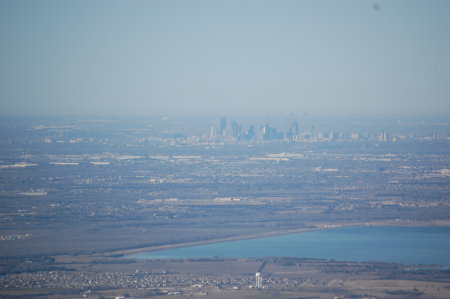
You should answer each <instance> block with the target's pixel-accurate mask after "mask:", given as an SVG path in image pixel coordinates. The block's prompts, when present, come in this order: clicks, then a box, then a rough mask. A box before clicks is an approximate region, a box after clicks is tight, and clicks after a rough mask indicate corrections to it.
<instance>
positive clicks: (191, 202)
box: [0, 118, 450, 298]
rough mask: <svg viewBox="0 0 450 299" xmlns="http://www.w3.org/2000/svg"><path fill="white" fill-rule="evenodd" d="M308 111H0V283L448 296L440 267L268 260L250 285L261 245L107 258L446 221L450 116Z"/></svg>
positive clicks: (108, 289) (25, 290)
mask: <svg viewBox="0 0 450 299" xmlns="http://www.w3.org/2000/svg"><path fill="white" fill-rule="evenodd" d="M308 122H309V123H308ZM311 122H312V121H311V120H310V119H305V120H304V123H305V125H304V126H303V127H302V126H300V128H301V129H300V132H296V133H295V134H294V133H293V132H294V131H295V130H294V131H293V130H292V128H290V129H289V131H286V132H284V133H283V132H282V131H281V130H278V131H276V132H278V133H277V134H273V135H267V134H265V133H264V132H265V131H264V130H262V129H261V131H260V132H259V131H258V130H255V129H252V130H253V131H251V130H250V128H255V127H254V126H250V127H249V129H248V130H241V129H239V130H235V131H232V130H229V129H225V130H224V131H223V132H222V135H220V136H217V134H216V135H214V134H210V133H209V132H212V131H214V130H212V131H211V130H210V128H211V126H215V125H216V124H215V123H214V122H213V121H212V120H210V119H206V120H205V119H196V120H167V119H164V120H163V119H156V118H155V119H31V118H2V119H0V133H1V134H0V202H1V209H0V252H1V257H0V258H1V259H0V272H1V274H2V275H3V276H1V277H0V278H1V279H2V280H1V286H2V287H1V292H2V295H3V296H7V295H8V294H9V296H11V297H14V296H19V295H20V294H28V295H32V294H35V295H42V296H44V297H45V296H50V295H49V294H52V296H55V297H58V296H59V297H67V298H71V297H70V296H73V298H75V297H77V298H79V296H80V295H85V296H86V297H91V296H92V297H95V296H97V297H99V296H104V297H114V296H118V294H119V295H120V293H129V294H131V295H133V296H135V297H143V298H144V297H149V296H166V295H167V294H168V293H171V295H173V296H174V297H175V298H176V297H177V296H178V297H183V296H201V295H202V294H203V295H205V293H207V294H208V297H211V298H226V297H230V298H232V297H233V296H234V297H236V298H246V297H247V298H264V296H265V297H280V298H283V297H285V298H298V297H306V298H307V297H311V298H314V297H317V296H319V297H322V298H332V297H333V296H345V297H351V296H356V297H357V296H360V297H365V296H366V295H365V294H369V295H370V296H373V297H380V298H411V297H418V298H445V297H449V296H448V289H449V288H448V285H447V284H448V272H446V271H444V270H437V269H434V270H433V269H432V270H427V269H421V270H420V271H419V272H417V271H409V270H408V271H407V270H406V269H405V268H404V266H401V265H390V264H388V265H384V264H357V263H343V264H342V263H334V262H330V261H320V262H312V261H308V262H307V264H308V266H307V267H306V266H305V265H303V264H304V262H301V263H297V262H294V264H293V265H291V266H286V265H283V264H282V263H281V262H280V261H275V260H271V261H268V262H267V263H266V264H265V266H264V269H263V271H262V273H263V275H264V279H265V283H264V285H265V286H266V288H264V289H262V290H255V289H250V288H249V286H250V285H253V280H254V273H255V272H256V271H257V270H258V268H259V267H260V266H261V264H262V263H263V261H261V260H233V261H230V260H225V261H217V260H215V261H198V260H197V261H186V260H184V261H172V262H170V261H148V262H144V261H130V260H124V259H116V258H115V257H114V256H116V257H117V256H120V255H121V254H124V253H133V252H141V251H148V250H157V249H163V248H173V247H178V246H188V245H192V244H203V243H210V242H220V241H224V240H237V239H245V238H256V237H261V236H268V235H276V234H285V233H291V232H299V231H309V230H316V229H323V228H329V227H338V226H348V225H386V224H388V225H449V222H450V170H449V169H450V140H449V138H448V136H449V132H450V125H449V122H448V121H446V120H443V121H428V122H427V121H419V122H409V123H405V122H400V121H393V120H382V121H379V120H377V121H372V122H369V121H365V122H347V123H340V122H332V121H325V122H324V121H323V120H322V121H320V120H319V121H317V122H316V123H314V122H313V123H311ZM286 127H287V128H289V124H288V125H287V126H286ZM261 128H263V127H261ZM304 128H311V130H309V129H304ZM272 129H273V127H272ZM386 131H388V132H389V134H387V133H386ZM251 132H252V134H250V133H251ZM274 132H275V131H274ZM300 264H301V265H300ZM216 266H217V267H216ZM277 267H278V268H277ZM161 269H162V270H161ZM136 270H138V271H137V272H136ZM141 271H144V272H143V274H142V275H141V274H140V273H141ZM160 271H165V272H160ZM328 273H331V274H330V275H328ZM222 275H224V276H222ZM153 278H155V280H153ZM444 278H447V280H445V279H444ZM214 279H215V280H214ZM271 279H273V280H271ZM204 281H207V282H208V283H207V284H205V283H204ZM390 282H392V284H390ZM193 285H202V287H193ZM234 287H237V288H238V289H237V290H236V289H235V288H234ZM177 292H180V293H179V294H178V293H177ZM45 294H47V295H45ZM370 296H366V297H370Z"/></svg>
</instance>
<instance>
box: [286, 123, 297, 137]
mask: <svg viewBox="0 0 450 299" xmlns="http://www.w3.org/2000/svg"><path fill="white" fill-rule="evenodd" d="M298 134H299V130H298V122H296V121H294V122H293V123H292V124H291V126H290V127H289V131H288V132H287V134H286V137H287V138H288V139H289V140H297V139H298Z"/></svg>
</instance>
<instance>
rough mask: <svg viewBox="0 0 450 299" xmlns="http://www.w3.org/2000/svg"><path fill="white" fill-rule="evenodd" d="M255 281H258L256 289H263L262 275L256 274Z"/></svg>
mask: <svg viewBox="0 0 450 299" xmlns="http://www.w3.org/2000/svg"><path fill="white" fill-rule="evenodd" d="M255 279H256V282H255V286H256V288H257V289H260V288H262V277H261V273H259V272H256V274H255Z"/></svg>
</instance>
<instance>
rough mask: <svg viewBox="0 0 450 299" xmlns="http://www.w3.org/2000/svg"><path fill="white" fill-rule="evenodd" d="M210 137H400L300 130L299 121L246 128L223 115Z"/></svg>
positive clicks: (339, 139)
mask: <svg viewBox="0 0 450 299" xmlns="http://www.w3.org/2000/svg"><path fill="white" fill-rule="evenodd" d="M209 139H210V140H214V141H277V140H284V141H343V140H375V141H380V142H389V141H394V142H395V141H397V140H398V139H399V137H397V136H394V137H392V138H391V137H390V135H389V134H388V133H387V132H386V131H382V132H380V133H378V134H367V133H343V132H336V131H328V132H323V131H317V130H315V128H314V127H311V128H308V129H304V130H300V125H299V123H298V122H297V121H293V122H292V123H291V124H290V125H289V127H288V128H287V130H285V131H283V130H280V129H277V128H276V127H273V126H271V125H270V123H268V122H266V123H265V124H263V125H261V126H259V128H258V129H255V126H254V125H249V126H248V127H247V128H246V129H245V128H244V127H243V126H242V124H239V123H238V122H237V121H235V120H232V121H229V122H228V121H227V120H226V118H224V117H222V118H220V120H219V121H218V125H217V126H212V127H211V131H210V134H209Z"/></svg>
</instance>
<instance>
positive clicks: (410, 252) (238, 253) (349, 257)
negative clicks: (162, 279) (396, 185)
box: [128, 226, 450, 268]
mask: <svg viewBox="0 0 450 299" xmlns="http://www.w3.org/2000/svg"><path fill="white" fill-rule="evenodd" d="M215 256H218V257H233V258H240V257H242V258H245V257H267V256H285V257H287V256H289V257H306V258H324V259H335V260H341V261H381V262H396V263H404V264H427V265H431V264H435V265H442V266H444V267H446V268H450V227H443V226H433V227H396V226H381V227H370V226H354V227H344V228H334V229H325V230H317V231H311V232H306V233H295V234H288V235H280V236H273V237H265V238H258V239H249V240H240V241H230V242H222V243H213V244H205V245H197V246H192V247H183V248H175V249H168V250H161V251H153V252H146V253H139V254H133V255H130V256H128V257H131V258H142V259H145V258H202V257H215Z"/></svg>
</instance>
